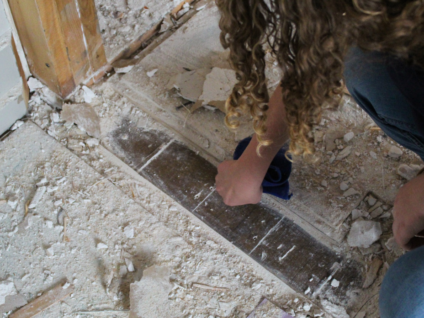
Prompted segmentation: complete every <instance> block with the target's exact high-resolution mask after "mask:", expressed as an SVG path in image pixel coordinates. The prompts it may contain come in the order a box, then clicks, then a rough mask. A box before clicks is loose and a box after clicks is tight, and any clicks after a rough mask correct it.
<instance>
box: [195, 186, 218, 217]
mask: <svg viewBox="0 0 424 318" xmlns="http://www.w3.org/2000/svg"><path fill="white" fill-rule="evenodd" d="M214 192H215V188H214V189H213V190H212V191H211V192H210V193H209V194H208V195H207V196H206V197H205V198H204V199H203V200H202V201H201V202H200V203H199V204H198V205H197V206H196V207H195V208H194V209H193V213H194V212H195V211H196V210H197V209H198V208H199V206H201V205H202V204H203V203H204V202H205V201H206V200H207V199H209V197H210V196H211V195H212V194H213V193H214Z"/></svg>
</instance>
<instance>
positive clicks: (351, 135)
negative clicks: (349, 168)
mask: <svg viewBox="0 0 424 318" xmlns="http://www.w3.org/2000/svg"><path fill="white" fill-rule="evenodd" d="M354 137H355V133H354V132H353V131H351V132H348V133H347V134H346V135H344V136H343V140H344V142H346V143H348V142H349V141H351V140H352V139H353V138H354Z"/></svg>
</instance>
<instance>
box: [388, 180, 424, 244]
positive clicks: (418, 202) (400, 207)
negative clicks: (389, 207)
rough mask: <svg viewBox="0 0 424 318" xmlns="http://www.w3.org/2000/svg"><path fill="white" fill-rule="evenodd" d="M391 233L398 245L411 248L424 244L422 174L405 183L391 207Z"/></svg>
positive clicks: (423, 183)
mask: <svg viewBox="0 0 424 318" xmlns="http://www.w3.org/2000/svg"><path fill="white" fill-rule="evenodd" d="M393 217H394V223H393V233H394V236H395V239H396V242H397V243H398V245H399V246H401V247H402V248H404V249H406V250H411V249H414V248H416V247H419V246H422V245H424V238H420V237H416V235H418V236H422V233H420V232H422V231H423V230H424V174H421V175H419V176H418V177H416V178H414V179H412V180H411V181H409V182H408V183H407V184H405V185H404V186H403V187H402V188H401V189H400V191H399V193H398V194H397V196H396V200H395V204H394V208H393Z"/></svg>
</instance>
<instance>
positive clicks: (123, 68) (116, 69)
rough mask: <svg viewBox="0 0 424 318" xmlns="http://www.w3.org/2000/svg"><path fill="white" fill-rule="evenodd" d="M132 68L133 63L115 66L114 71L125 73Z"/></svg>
mask: <svg viewBox="0 0 424 318" xmlns="http://www.w3.org/2000/svg"><path fill="white" fill-rule="evenodd" d="M133 68H134V65H128V66H125V67H115V68H114V69H115V72H116V73H118V74H126V73H128V72H129V71H131V70H132V69H133Z"/></svg>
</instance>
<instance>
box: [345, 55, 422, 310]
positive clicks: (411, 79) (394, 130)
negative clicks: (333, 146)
mask: <svg viewBox="0 0 424 318" xmlns="http://www.w3.org/2000/svg"><path fill="white" fill-rule="evenodd" d="M345 80H346V86H347V88H348V90H349V92H350V93H351V95H352V96H353V98H354V99H355V100H356V102H357V103H358V105H359V106H360V107H362V108H363V109H364V110H365V111H366V112H367V113H368V114H369V115H370V116H371V118H372V119H373V120H374V121H375V123H376V124H377V125H378V126H380V127H381V129H382V130H383V131H384V132H385V133H386V134H387V135H388V136H389V137H391V138H392V139H394V140H395V141H397V142H398V143H399V144H401V145H402V146H404V147H405V148H408V149H410V150H412V151H414V152H415V153H416V154H418V155H419V156H420V157H421V158H422V159H423V160H424V72H423V70H422V69H419V68H417V67H414V66H410V65H407V64H406V63H404V62H402V61H400V60H399V59H396V58H393V57H391V56H389V55H387V54H381V53H377V52H368V53H366V52H363V51H362V50H360V49H358V48H353V49H351V50H350V52H349V55H348V57H347V59H346V63H345ZM380 316H381V318H423V317H424V247H420V248H418V249H416V250H414V251H412V252H409V253H407V254H405V255H403V256H402V257H401V258H399V259H398V260H397V261H396V262H395V263H394V264H393V265H392V266H391V267H390V269H389V271H388V273H387V274H386V276H385V278H384V281H383V284H382V286H381V290H380Z"/></svg>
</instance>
